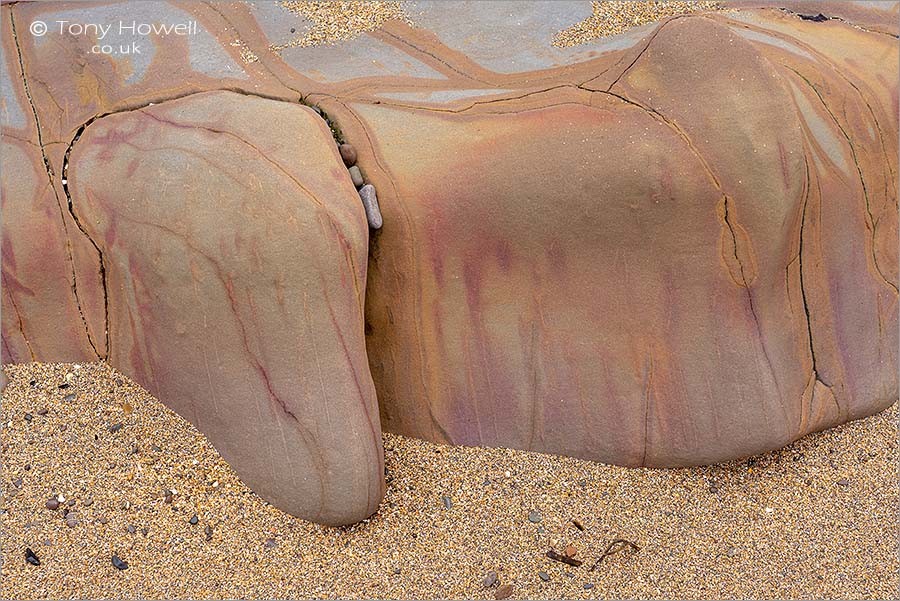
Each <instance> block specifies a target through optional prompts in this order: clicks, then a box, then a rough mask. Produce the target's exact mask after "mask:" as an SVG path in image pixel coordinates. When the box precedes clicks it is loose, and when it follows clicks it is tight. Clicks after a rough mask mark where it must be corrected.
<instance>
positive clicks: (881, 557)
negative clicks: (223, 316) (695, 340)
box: [0, 364, 898, 599]
mask: <svg viewBox="0 0 900 601" xmlns="http://www.w3.org/2000/svg"><path fill="white" fill-rule="evenodd" d="M6 369H7V374H8V376H9V379H10V383H9V385H8V387H7V388H6V390H5V392H4V394H3V406H2V421H3V434H2V441H3V447H2V450H3V456H2V462H3V474H2V484H3V499H2V515H0V519H2V529H3V534H2V549H3V557H4V560H5V561H4V562H3V567H2V576H3V577H2V596H3V598H6V599H38V598H73V597H76V598H98V599H130V598H171V599H182V598H197V599H220V598H388V599H400V598H459V599H462V598H473V599H479V598H487V599H493V598H495V597H496V596H497V595H499V596H502V595H504V594H509V595H510V598H514V599H515V598H534V599H561V598H565V599H584V598H660V597H667V598H709V599H713V598H870V599H878V598H893V597H894V596H895V595H896V593H897V588H898V575H897V573H898V558H897V553H896V543H897V537H898V525H897V520H896V508H897V503H898V487H897V468H896V465H897V459H898V457H897V436H896V435H897V424H896V419H897V412H896V405H895V406H894V407H892V408H891V409H889V410H887V411H885V412H883V413H881V414H879V415H876V416H873V417H870V418H868V419H864V420H861V421H857V422H854V423H850V424H847V425H845V426H841V427H839V428H836V429H834V430H830V431H827V432H823V433H819V434H814V435H811V436H809V437H807V438H804V439H803V440H801V441H799V442H798V443H796V444H793V445H791V446H790V447H788V448H786V449H784V450H781V451H778V452H774V453H769V454H766V455H761V456H758V457H754V458H751V459H748V460H743V461H736V462H732V463H728V464H725V465H718V466H713V467H703V468H693V469H678V470H649V469H628V468H621V467H615V466H608V465H601V464H597V463H590V462H585V461H579V460H575V459H567V458H561V457H553V456H547V455H542V454H537V453H526V452H520V451H510V450H505V449H476V448H465V447H455V448H452V447H446V446H439V445H434V444H429V443H425V442H421V441H417V440H412V439H407V438H402V437H398V436H393V435H389V434H386V435H385V437H384V444H385V454H386V462H387V467H386V472H387V476H386V477H387V482H388V488H387V495H386V498H385V500H384V503H383V504H382V506H381V509H380V510H379V511H378V513H377V514H376V515H375V516H373V517H372V518H371V519H369V520H366V521H365V522H363V523H361V524H358V525H356V526H353V527H350V528H344V529H329V528H325V527H321V526H317V525H314V524H310V523H308V522H304V521H302V520H299V519H296V518H293V517H291V516H289V515H287V514H284V513H282V512H281V511H279V510H277V509H275V508H273V507H271V506H269V505H268V504H266V503H265V502H263V501H262V500H261V499H259V498H258V497H257V496H256V495H254V494H253V493H252V492H251V491H250V490H249V489H247V488H246V487H245V486H244V485H243V484H242V483H241V482H240V481H239V480H238V479H237V477H236V476H235V474H234V472H233V471H232V470H231V469H230V468H229V467H228V465H227V464H225V463H224V462H223V461H222V459H221V458H220V456H219V455H218V454H217V453H216V451H215V449H214V448H213V447H212V446H211V445H210V444H209V443H208V442H207V441H206V439H205V438H204V437H203V436H202V435H201V434H199V433H198V432H197V431H196V430H195V429H194V428H193V427H192V426H191V425H190V424H188V423H187V422H186V421H184V420H183V419H181V418H180V417H178V416H177V415H175V414H174V413H172V412H171V411H169V410H168V409H166V408H165V407H164V406H163V405H162V404H161V403H159V402H158V401H157V400H155V399H154V398H153V397H151V396H150V395H149V394H148V393H147V392H146V391H144V390H143V389H141V388H140V387H138V386H137V385H136V384H134V383H133V382H131V381H130V380H128V378H126V377H124V376H122V375H121V374H119V373H117V372H116V371H114V370H112V369H111V368H109V367H108V366H106V365H104V364H86V365H80V366H79V365H72V364H58V365H42V364H30V365H16V366H7V368H6ZM48 506H49V507H56V509H50V508H48ZM576 523H577V525H578V526H581V527H582V528H583V530H582V529H580V528H579V527H578V526H576ZM614 539H625V540H628V541H630V542H632V543H634V544H635V545H636V546H637V547H639V549H638V550H634V549H633V548H631V547H628V546H627V545H625V544H622V545H617V546H616V547H614V549H617V548H619V547H622V550H621V551H620V552H618V553H615V554H612V555H609V556H608V557H606V558H605V559H604V560H603V561H602V562H601V563H600V564H599V565H598V566H597V568H596V569H594V570H591V566H592V565H593V564H594V563H595V562H596V561H597V559H598V558H599V557H600V556H601V555H602V553H603V551H604V550H605V549H606V548H607V547H608V546H609V544H610V542H611V541H613V540H614ZM567 547H568V552H569V553H570V554H572V552H573V551H574V556H573V559H575V560H580V561H583V562H584V563H583V565H581V566H577V567H576V566H572V565H568V564H565V563H561V562H559V561H554V560H551V559H550V558H548V557H547V552H548V551H549V550H551V549H552V550H555V551H556V552H558V553H559V554H561V555H564V554H565V553H566V549H567ZM26 548H28V549H31V550H32V552H33V553H34V556H35V557H36V558H37V560H38V561H39V562H40V565H33V563H29V562H28V561H27V560H26ZM113 555H115V556H116V557H117V558H118V559H119V560H121V562H122V563H119V567H120V568H121V567H123V566H124V564H127V569H124V570H123V569H117V568H116V567H114V565H113V562H112V556H113ZM491 572H495V573H496V579H494V578H493V576H492V574H491ZM486 579H487V580H488V581H489V582H490V581H491V580H494V582H493V583H492V584H490V586H485V580H486ZM505 585H509V587H510V588H501V587H504V586H505Z"/></svg>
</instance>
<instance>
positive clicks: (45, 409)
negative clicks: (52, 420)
mask: <svg viewBox="0 0 900 601" xmlns="http://www.w3.org/2000/svg"><path fill="white" fill-rule="evenodd" d="M48 413H50V410H49V409H47V408H46V407H41V408H40V409H38V412H37V414H38V415H47V414H48Z"/></svg>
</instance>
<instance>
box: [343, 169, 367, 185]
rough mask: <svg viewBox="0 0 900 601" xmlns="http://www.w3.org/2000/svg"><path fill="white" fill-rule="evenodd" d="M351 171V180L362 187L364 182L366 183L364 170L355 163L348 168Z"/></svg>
mask: <svg viewBox="0 0 900 601" xmlns="http://www.w3.org/2000/svg"><path fill="white" fill-rule="evenodd" d="M347 171H349V172H350V181H351V182H353V185H354V186H356V187H357V188H362V186H363V184H364V183H366V182H365V181H364V180H363V176H362V172H361V171H360V170H359V167H357V166H356V165H354V166H353V167H350V168H349V169H347Z"/></svg>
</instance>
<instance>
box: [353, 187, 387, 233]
mask: <svg viewBox="0 0 900 601" xmlns="http://www.w3.org/2000/svg"><path fill="white" fill-rule="evenodd" d="M359 198H360V199H361V200H362V203H363V207H364V208H365V209H366V219H367V220H368V222H369V227H370V228H372V229H373V230H378V229H381V226H382V225H384V220H383V219H382V218H381V209H380V208H378V196H376V194H375V186H373V185H372V184H366V185H364V186H363V187H362V188H360V189H359Z"/></svg>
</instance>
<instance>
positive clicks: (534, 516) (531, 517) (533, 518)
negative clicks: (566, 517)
mask: <svg viewBox="0 0 900 601" xmlns="http://www.w3.org/2000/svg"><path fill="white" fill-rule="evenodd" d="M542 519H543V518H541V514H539V513H538V512H537V511H531V512H529V513H528V521H529V522H531V523H532V524H537V523H539V522H540V521H541V520H542Z"/></svg>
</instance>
